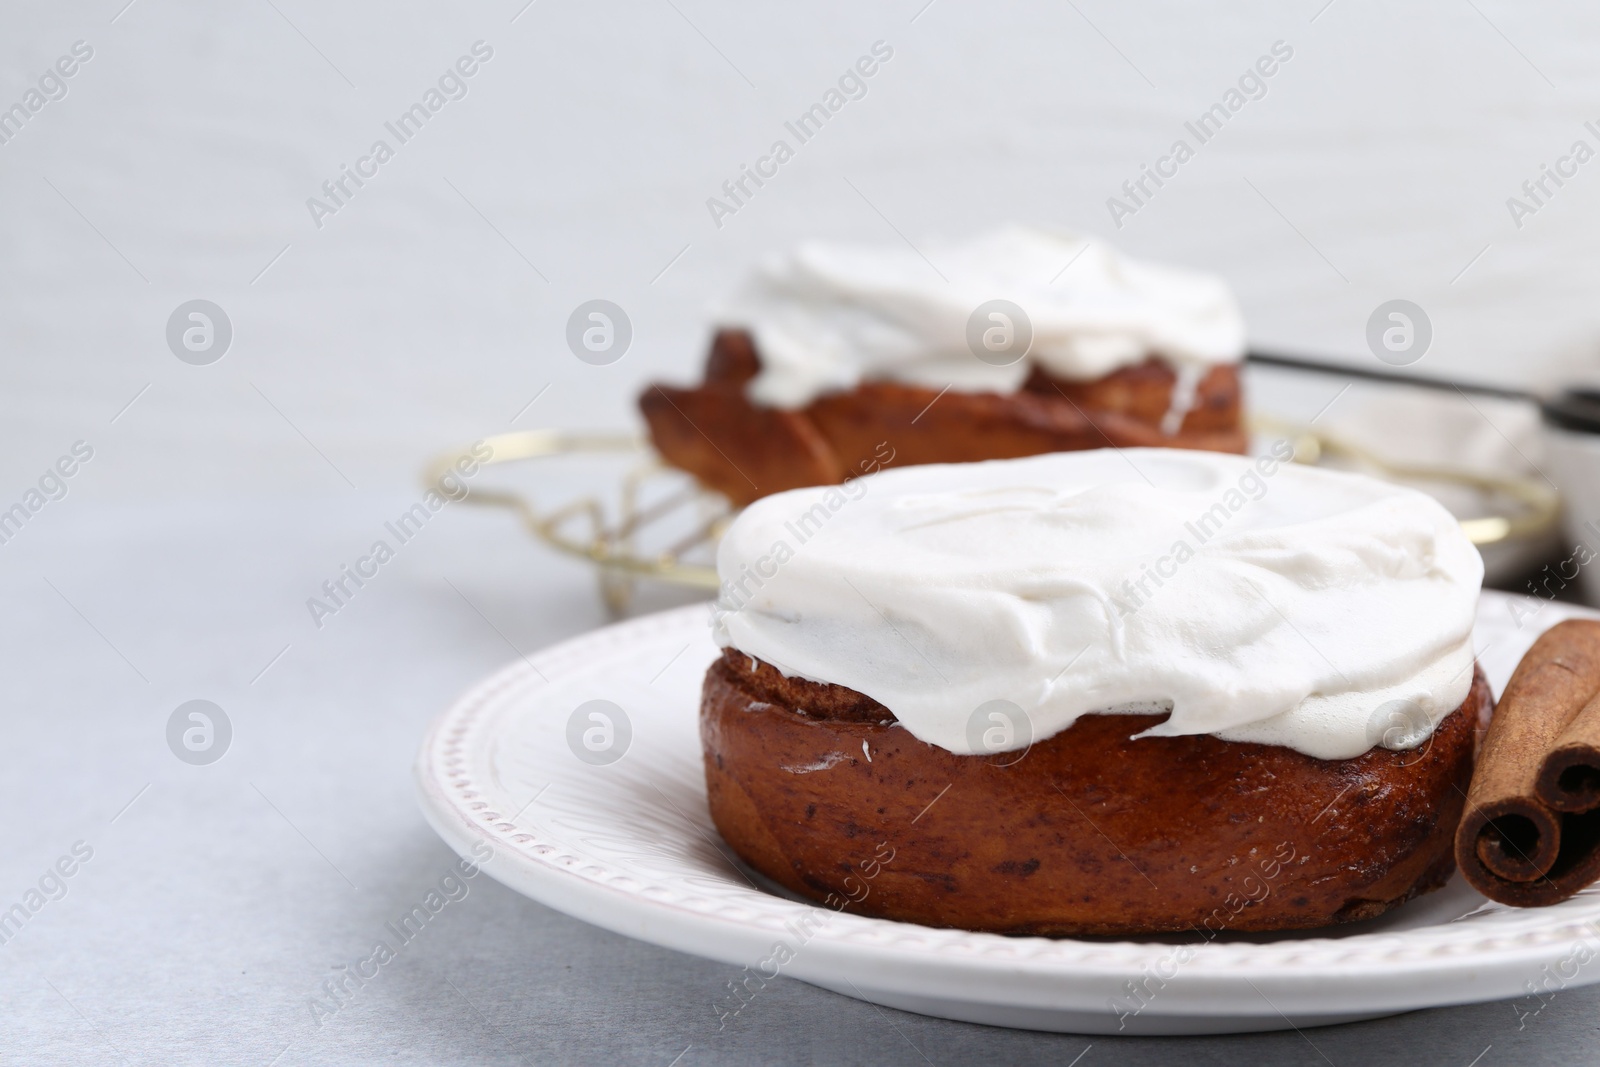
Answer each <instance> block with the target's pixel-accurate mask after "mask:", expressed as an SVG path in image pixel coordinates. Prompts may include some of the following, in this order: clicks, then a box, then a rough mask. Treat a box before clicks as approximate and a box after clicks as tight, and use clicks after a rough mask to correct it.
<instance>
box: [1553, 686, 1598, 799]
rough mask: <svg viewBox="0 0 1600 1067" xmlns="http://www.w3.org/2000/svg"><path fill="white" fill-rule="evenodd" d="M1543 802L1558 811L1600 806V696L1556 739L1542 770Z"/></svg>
mask: <svg viewBox="0 0 1600 1067" xmlns="http://www.w3.org/2000/svg"><path fill="white" fill-rule="evenodd" d="M1538 793H1539V799H1540V800H1542V801H1544V803H1545V804H1546V805H1548V806H1549V807H1551V808H1554V809H1555V810H1556V811H1591V810H1593V809H1594V808H1597V807H1600V695H1597V696H1595V697H1594V698H1592V699H1591V700H1590V701H1589V703H1587V704H1585V705H1584V706H1583V708H1582V709H1581V710H1580V711H1579V712H1578V714H1577V715H1576V716H1575V717H1574V718H1573V720H1572V721H1571V722H1570V723H1568V724H1567V728H1566V729H1565V730H1563V731H1561V736H1560V737H1558V738H1556V743H1555V747H1554V748H1553V749H1551V750H1550V754H1549V755H1548V756H1546V757H1545V759H1544V766H1543V767H1542V768H1541V769H1540V771H1539V784H1538Z"/></svg>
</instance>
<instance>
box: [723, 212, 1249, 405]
mask: <svg viewBox="0 0 1600 1067" xmlns="http://www.w3.org/2000/svg"><path fill="white" fill-rule="evenodd" d="M922 247H923V249H924V251H925V252H926V253H927V258H924V257H923V255H922V254H921V253H919V252H917V251H915V250H913V249H910V248H907V247H904V246H899V245H896V246H870V245H835V244H824V243H819V242H809V243H805V244H801V245H800V246H798V247H797V248H795V249H793V250H792V251H790V252H788V253H786V254H783V255H779V256H775V257H772V258H770V259H768V260H766V261H765V262H763V263H762V264H761V265H760V267H759V268H758V269H757V270H756V272H755V273H754V276H753V277H752V278H751V279H750V280H749V281H748V283H747V284H746V285H745V286H744V288H743V289H742V290H741V291H740V292H739V293H738V294H737V295H736V296H735V297H734V298H732V299H731V300H730V301H728V302H727V303H726V304H725V305H724V306H722V307H720V308H718V309H717V317H718V318H719V319H720V320H722V321H723V322H725V323H726V324H727V325H730V326H741V327H745V328H747V329H749V330H750V331H751V333H752V334H753V335H754V336H755V339H756V345H757V348H758V349H759V351H760V353H761V372H760V373H759V374H758V375H757V376H756V377H755V378H754V379H753V380H752V381H751V383H750V385H749V387H748V389H749V396H750V398H751V399H752V400H754V401H756V402H757V403H761V404H766V405H769V406H772V407H780V408H800V407H804V406H805V405H807V404H809V403H810V402H811V401H812V400H814V399H815V398H816V397H817V396H819V395H821V394H823V393H827V392H832V391H835V390H846V389H851V388H854V387H855V386H856V385H857V384H859V383H860V382H862V381H866V380H892V381H900V382H907V383H911V384H916V385H926V386H929V387H931V388H935V389H942V388H944V387H946V386H951V387H952V388H955V389H957V390H964V391H969V392H1002V393H1004V392H1012V391H1015V390H1016V388H1017V387H1018V386H1019V385H1021V383H1022V380H1023V378H1024V377H1026V375H1027V373H1028V366H1029V364H1030V363H1033V364H1037V365H1039V366H1041V367H1043V368H1044V369H1045V370H1047V371H1049V372H1050V373H1051V374H1054V375H1055V376H1057V377H1059V378H1063V379H1069V380H1074V381H1083V380H1092V379H1095V378H1100V377H1103V376H1105V375H1107V374H1109V373H1111V372H1112V371H1115V370H1118V369H1120V368H1122V367H1127V366H1130V365H1132V364H1135V363H1140V362H1142V361H1144V360H1145V359H1147V358H1150V357H1152V356H1154V357H1156V358H1158V359H1161V360H1164V361H1165V362H1167V363H1169V364H1170V365H1172V366H1173V367H1174V368H1175V369H1176V370H1177V371H1178V372H1179V374H1180V375H1181V376H1182V377H1183V378H1184V379H1185V380H1188V381H1194V380H1197V379H1198V376H1199V375H1201V374H1203V373H1204V371H1205V370H1206V369H1207V368H1209V367H1211V366H1214V365H1216V364H1218V363H1232V362H1236V361H1237V360H1239V359H1240V358H1241V357H1242V356H1243V355H1244V348H1245V332H1244V320H1243V317H1242V316H1241V315H1240V312H1239V307H1238V304H1237V303H1236V302H1235V300H1234V298H1233V294H1232V292H1231V291H1230V290H1229V289H1228V286H1227V285H1226V284H1225V283H1224V282H1223V281H1222V280H1221V279H1220V278H1218V277H1216V276H1214V275H1210V274H1204V273H1200V272H1198V271H1189V270H1182V269H1179V268H1176V267H1165V266H1157V265H1154V264H1148V263H1142V262H1139V261H1136V260H1133V259H1129V258H1128V257H1126V256H1123V255H1121V254H1120V253H1118V252H1117V251H1116V250H1115V249H1114V248H1112V247H1111V246H1110V245H1108V244H1106V243H1104V242H1103V241H1098V240H1095V239H1093V238H1089V237H1083V236H1078V235H1072V234H1060V233H1053V232H1049V231H1044V230H1036V229H1027V228H1023V227H1016V226H1014V227H1009V228H1006V229H1001V230H997V231H995V232H993V233H990V234H987V235H985V236H983V237H980V238H977V239H976V240H972V241H968V242H965V243H940V242H934V241H930V242H927V243H926V244H925V245H924V246H922ZM996 299H1003V300H1009V301H1011V302H1012V303H1015V304H1016V305H1017V306H1019V307H1021V308H1022V309H1023V311H1024V313H1025V314H1026V315H1027V317H1028V320H1029V322H1030V323H1031V326H1032V333H1033V343H1032V347H1031V348H1030V349H1029V350H1028V353H1027V356H1026V358H1025V359H1023V360H1020V361H1019V362H1017V363H1014V364H1012V365H1009V366H994V365H991V364H989V363H985V362H983V361H981V360H979V359H977V358H976V357H975V356H974V355H973V353H972V351H971V349H970V348H969V347H968V344H967V323H968V319H969V318H970V317H971V316H972V314H973V312H974V311H975V310H976V309H977V308H978V306H979V305H981V304H984V303H986V302H988V301H991V300H996Z"/></svg>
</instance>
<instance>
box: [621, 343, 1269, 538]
mask: <svg viewBox="0 0 1600 1067" xmlns="http://www.w3.org/2000/svg"><path fill="white" fill-rule="evenodd" d="M760 366H761V363H760V356H759V355H758V354H757V352H756V349H755V344H754V342H753V341H752V340H751V338H750V335H749V334H748V333H745V332H744V331H741V330H723V331H721V332H720V333H718V334H717V336H716V338H715V340H714V341H713V343H712V348H711V356H710V358H709V359H708V360H707V363H706V378H705V381H704V382H703V383H702V384H701V385H699V386H697V387H695V388H693V389H678V388H674V387H672V386H666V385H651V386H649V387H647V388H646V389H645V391H644V394H643V395H642V396H641V397H640V398H639V407H640V410H641V411H642V412H643V413H644V417H645V421H646V422H647V423H648V425H649V428H650V437H651V441H652V442H653V443H654V445H655V448H656V451H657V452H658V453H660V455H661V456H662V458H663V459H665V460H666V461H667V462H668V463H670V464H672V465H673V466H675V467H678V468H679V469H681V470H685V471H688V472H689V473H690V474H692V475H694V476H695V477H696V478H697V479H699V481H700V482H701V483H702V484H704V485H706V486H708V487H709V488H712V489H715V490H717V491H718V492H721V493H723V494H724V495H726V496H727V497H728V498H729V499H730V500H732V501H733V503H734V504H736V505H740V506H742V505H744V504H748V503H750V502H751V501H752V500H756V499H758V498H759V497H763V496H766V495H768V494H770V493H777V492H782V491H783V490H785V489H797V488H800V487H802V486H807V485H832V484H836V483H838V482H840V481H843V480H844V479H845V478H846V477H849V476H852V475H857V474H863V473H867V472H869V471H872V470H876V469H877V468H878V467H879V466H882V465H886V463H887V461H886V460H885V448H887V449H888V454H889V455H891V456H892V457H893V460H892V462H893V463H894V465H896V466H905V465H909V464H916V463H965V462H970V461H974V460H984V459H1014V458H1016V457H1019V456H1034V455H1039V454H1041V453H1045V452H1067V451H1077V450H1080V449H1088V448H1105V447H1107V446H1115V447H1118V448H1137V447H1166V448H1197V449H1205V450H1209V451H1215V452H1240V453H1242V452H1243V451H1244V450H1245V446H1246V444H1247V438H1246V434H1245V432H1244V429H1243V428H1242V426H1241V424H1240V410H1241V398H1240V391H1241V390H1240V383H1239V372H1238V368H1237V367H1234V366H1218V367H1214V368H1212V370H1211V371H1209V372H1208V373H1207V374H1206V376H1205V377H1204V378H1203V379H1202V380H1201V381H1200V383H1199V385H1198V387H1197V389H1196V393H1195V403H1194V406H1193V407H1192V408H1191V409H1190V411H1189V413H1188V414H1187V415H1186V416H1185V418H1184V421H1183V425H1182V428H1181V429H1180V430H1179V432H1178V433H1176V434H1167V433H1163V432H1162V431H1161V421H1162V419H1163V417H1164V416H1165V415H1166V412H1167V410H1168V407H1169V406H1170V404H1171V401H1172V391H1173V389H1174V388H1176V382H1177V378H1176V375H1175V374H1174V373H1173V371H1172V370H1171V369H1170V368H1168V367H1167V366H1166V365H1165V364H1163V363H1161V362H1159V361H1157V360H1154V359H1151V360H1146V361H1145V362H1144V363H1140V364H1138V365H1136V366H1132V367H1126V368H1124V369H1122V370H1119V371H1116V372H1114V373H1112V374H1108V375H1106V376H1105V377H1104V378H1100V379H1097V380H1095V381H1092V382H1067V381H1063V380H1060V379H1055V378H1051V377H1050V376H1049V375H1047V374H1045V373H1043V372H1042V371H1040V370H1038V369H1037V368H1035V370H1034V371H1033V373H1032V374H1031V375H1030V377H1029V378H1028V379H1027V381H1026V382H1025V384H1024V385H1023V387H1022V388H1021V389H1020V390H1018V391H1017V392H1015V393H1009V394H1001V393H957V392H949V393H945V394H944V395H942V396H941V395H940V391H939V390H936V389H924V388H921V387H919V386H912V385H901V384H898V383H893V382H866V383H863V384H861V385H859V386H857V387H856V388H855V389H851V390H848V391H845V392H838V393H829V394H826V395H824V396H821V397H818V398H817V399H816V400H815V401H813V402H812V403H811V404H810V405H809V406H808V407H805V408H803V409H801V410H799V411H784V410H781V409H777V408H769V407H762V406H760V405H756V404H752V403H751V402H750V401H749V400H748V399H747V398H746V397H745V384H746V383H747V382H748V381H749V380H750V379H751V378H753V377H755V375H756V373H757V372H758V371H759V369H760ZM935 401H937V402H935Z"/></svg>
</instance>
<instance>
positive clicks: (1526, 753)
mask: <svg viewBox="0 0 1600 1067" xmlns="http://www.w3.org/2000/svg"><path fill="white" fill-rule="evenodd" d="M1597 693H1600V622H1593V621H1589V620H1582V619H1573V620H1568V621H1567V622H1563V623H1559V624H1557V625H1556V626H1553V627H1551V628H1550V629H1549V630H1548V631H1546V632H1545V633H1544V634H1543V636H1541V637H1540V638H1539V640H1538V641H1536V642H1534V645H1533V647H1532V648H1531V649H1529V650H1528V654H1527V655H1525V656H1524V657H1523V658H1522V662H1521V663H1520V664H1518V665H1517V670H1516V673H1515V674H1513V675H1512V676H1511V682H1510V684H1509V685H1507V686H1506V691H1505V693H1504V694H1503V695H1502V696H1501V698H1500V703H1499V705H1498V706H1497V708H1496V709H1495V714H1494V718H1493V719H1492V720H1491V721H1490V723H1489V730H1488V733H1487V734H1486V735H1485V737H1484V740H1483V747H1482V749H1481V750H1480V752H1479V754H1478V764H1477V768H1476V770H1474V772H1473V775H1472V785H1471V787H1470V789H1469V791H1468V794H1467V804H1466V809H1467V810H1466V814H1465V815H1464V816H1463V817H1462V820H1461V825H1460V826H1459V827H1457V829H1456V864H1457V865H1458V866H1459V867H1460V868H1461V873H1462V875H1463V876H1464V877H1465V878H1466V879H1467V881H1468V882H1470V883H1471V884H1472V886H1473V888H1475V889H1477V890H1478V891H1479V892H1480V893H1482V894H1483V895H1484V896H1486V897H1489V898H1490V899H1491V900H1497V901H1499V902H1501V903H1502V904H1511V905H1515V906H1517V907H1541V906H1544V905H1547V904H1555V903H1558V902H1560V901H1562V900H1565V899H1567V898H1568V897H1570V896H1572V895H1573V894H1574V893H1576V892H1577V891H1578V890H1580V889H1582V888H1583V887H1584V886H1586V885H1588V884H1589V883H1590V882H1592V881H1594V880H1595V879H1596V878H1597V877H1600V758H1596V759H1595V761H1594V762H1593V763H1589V762H1586V761H1587V760H1589V759H1590V758H1591V757H1600V699H1596V695H1597ZM1591 705H1595V706H1596V707H1595V708H1594V712H1593V714H1592V715H1586V714H1583V713H1584V712H1588V711H1590V710H1591ZM1580 720H1582V721H1581V723H1580ZM1591 770H1592V771H1593V772H1594V773H1593V781H1591V775H1590V773H1589V772H1590V771H1591ZM1550 796H1555V797H1558V798H1559V799H1560V804H1556V803H1553V802H1552V801H1551V800H1549V799H1547V798H1548V797H1550Z"/></svg>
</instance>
